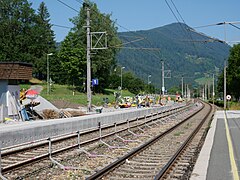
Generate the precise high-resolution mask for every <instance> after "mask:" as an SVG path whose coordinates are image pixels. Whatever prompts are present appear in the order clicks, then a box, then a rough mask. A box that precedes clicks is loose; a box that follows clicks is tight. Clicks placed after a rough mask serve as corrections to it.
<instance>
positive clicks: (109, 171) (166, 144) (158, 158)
mask: <svg viewBox="0 0 240 180" xmlns="http://www.w3.org/2000/svg"><path fill="white" fill-rule="evenodd" d="M211 112H212V108H211V106H210V105H208V104H205V106H204V107H203V109H202V110H201V111H200V112H199V113H197V114H196V115H194V116H190V117H188V118H186V119H185V120H184V121H182V122H181V123H179V124H177V125H175V126H174V127H172V128H170V129H169V130H167V131H165V132H164V133H162V134H160V135H159V136H157V137H154V138H152V139H151V140H150V141H148V142H147V143H145V144H143V145H142V146H141V147H139V148H138V149H136V150H134V151H132V152H131V153H129V154H127V155H125V156H124V157H122V158H121V159H119V160H117V161H115V162H114V163H112V164H110V165H108V166H107V167H105V168H104V169H102V170H101V171H99V172H97V173H95V174H93V175H92V176H90V177H88V178H87V179H88V180H90V179H128V180H137V179H174V178H175V179H187V178H186V174H187V172H188V171H187V170H188V169H189V166H190V165H191V162H192V160H193V158H194V157H195V156H194V155H195V153H196V151H195V149H196V147H197V144H198V143H196V142H199V141H197V140H196V142H192V140H193V139H194V137H195V135H196V134H197V133H198V132H199V130H200V129H201V127H202V125H203V124H204V123H205V121H206V119H207V118H208V117H209V115H210V113H211ZM200 117H204V118H200ZM193 129H194V130H193ZM200 134H201V133H200ZM196 139H198V140H199V137H198V138H196ZM194 143H195V144H194ZM193 144H194V145H193ZM190 145H192V146H191V147H190ZM193 146H194V147H193Z"/></svg>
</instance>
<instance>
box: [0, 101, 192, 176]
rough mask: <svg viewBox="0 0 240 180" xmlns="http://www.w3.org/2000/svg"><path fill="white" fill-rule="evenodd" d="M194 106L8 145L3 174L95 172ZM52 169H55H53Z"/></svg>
mask: <svg viewBox="0 0 240 180" xmlns="http://www.w3.org/2000/svg"><path fill="white" fill-rule="evenodd" d="M193 108H196V107H195V105H194V106H193V105H189V106H186V107H179V108H176V109H168V110H166V111H164V112H161V113H156V114H151V115H149V116H145V117H139V118H137V119H134V120H129V121H126V122H121V123H118V124H114V125H108V126H104V127H101V124H99V127H98V128H96V129H92V130H90V131H86V132H76V133H75V134H69V135H65V136H63V137H57V138H49V139H48V140H46V139H45V140H43V141H38V142H34V143H29V144H24V146H16V147H14V148H6V149H4V150H2V153H1V156H2V158H1V174H2V175H1V176H2V178H4V177H6V178H8V179H16V178H19V177H21V178H23V179H28V178H29V179H31V177H32V176H34V177H39V179H42V178H43V174H46V173H47V174H51V177H54V176H55V175H56V176H59V174H60V175H63V176H64V174H66V171H63V170H74V171H78V172H79V175H76V176H77V177H80V178H83V177H86V176H89V175H92V174H95V172H96V171H100V170H101V168H103V167H105V166H106V165H107V164H109V163H114V162H116V159H119V158H120V157H122V156H125V155H126V154H128V153H129V152H132V150H133V148H136V147H139V146H141V144H144V142H147V141H149V139H151V138H152V137H154V136H156V135H157V134H159V132H165V131H166V129H169V128H170V127H172V126H174V125H176V124H177V123H179V122H181V121H182V120H183V119H184V117H185V116H190V114H192V113H193V111H194V110H193ZM195 110H196V109H195ZM188 113H189V114H188ZM106 152H107V154H106ZM79 155H80V156H79ZM36 162H37V163H36ZM79 162H80V163H79ZM91 163H92V164H91ZM50 167H55V168H50ZM52 170H54V171H55V172H51V173H49V171H52ZM67 172H72V171H67ZM37 174H38V175H37ZM70 174H71V173H70ZM70 176H75V175H70ZM43 179H47V177H46V178H43Z"/></svg>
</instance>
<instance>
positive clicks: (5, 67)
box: [0, 62, 33, 80]
mask: <svg viewBox="0 0 240 180" xmlns="http://www.w3.org/2000/svg"><path fill="white" fill-rule="evenodd" d="M32 69H33V67H32V64H29V63H25V62H0V79H4V80H8V79H15V80H30V79H32Z"/></svg>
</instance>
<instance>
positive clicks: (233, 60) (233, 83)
mask: <svg viewBox="0 0 240 180" xmlns="http://www.w3.org/2000/svg"><path fill="white" fill-rule="evenodd" d="M227 79H228V92H229V93H231V94H232V95H233V96H234V97H235V98H236V99H237V100H239V98H240V91H239V89H240V83H239V82H240V44H238V45H234V46H233V47H232V48H231V50H230V56H229V58H228V68H227Z"/></svg>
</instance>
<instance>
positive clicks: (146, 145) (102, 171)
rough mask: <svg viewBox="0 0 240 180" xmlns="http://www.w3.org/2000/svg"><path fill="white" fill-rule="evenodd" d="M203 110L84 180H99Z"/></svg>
mask: <svg viewBox="0 0 240 180" xmlns="http://www.w3.org/2000/svg"><path fill="white" fill-rule="evenodd" d="M203 108H204V106H202V107H201V108H200V109H199V110H198V111H196V112H194V113H193V114H191V115H190V116H189V117H187V118H186V119H185V120H183V121H181V122H179V123H178V124H176V125H174V126H173V127H171V128H170V129H168V130H167V131H165V132H163V133H161V134H159V135H158V136H156V137H153V138H152V139H150V140H149V141H148V142H146V143H144V144H142V145H141V146H139V147H137V148H136V149H133V150H132V151H131V152H129V153H128V154H126V155H124V156H123V157H121V158H119V159H118V160H116V161H114V162H113V163H111V164H109V165H107V166H106V167H104V168H103V169H101V170H99V171H98V172H96V173H95V174H93V175H91V176H89V177H87V178H86V180H95V179H99V178H101V177H102V176H103V175H105V174H107V173H108V172H110V171H111V170H113V169H115V168H116V167H118V166H120V165H121V164H123V163H124V162H125V161H126V160H127V159H129V158H131V157H132V156H134V155H136V154H138V153H139V152H141V151H142V150H144V149H146V148H147V147H149V146H150V145H152V144H153V143H155V142H156V141H158V140H159V139H161V138H163V137H164V136H165V135H167V134H169V133H170V132H172V131H173V130H174V129H176V128H177V127H179V126H180V125H182V124H183V123H184V122H186V121H187V120H189V119H190V118H191V117H193V116H194V115H196V114H197V113H199V112H200V111H201V110H202V109H203Z"/></svg>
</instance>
